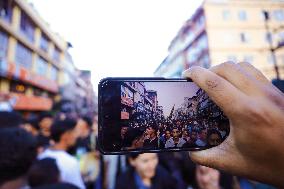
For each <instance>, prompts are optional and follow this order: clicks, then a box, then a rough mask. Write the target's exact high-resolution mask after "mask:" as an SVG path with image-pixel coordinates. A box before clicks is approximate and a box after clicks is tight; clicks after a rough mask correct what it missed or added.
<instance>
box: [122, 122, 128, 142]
mask: <svg viewBox="0 0 284 189" xmlns="http://www.w3.org/2000/svg"><path fill="white" fill-rule="evenodd" d="M127 131H128V126H127V125H122V127H121V129H120V136H121V139H124V138H125V135H126V133H127Z"/></svg>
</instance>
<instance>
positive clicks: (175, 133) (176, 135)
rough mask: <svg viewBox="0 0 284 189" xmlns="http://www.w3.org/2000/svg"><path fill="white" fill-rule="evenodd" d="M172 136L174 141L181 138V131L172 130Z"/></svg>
mask: <svg viewBox="0 0 284 189" xmlns="http://www.w3.org/2000/svg"><path fill="white" fill-rule="evenodd" d="M172 136H173V138H174V139H177V138H179V136H180V131H179V129H178V128H173V130H172Z"/></svg>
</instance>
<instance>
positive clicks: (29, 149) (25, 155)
mask: <svg viewBox="0 0 284 189" xmlns="http://www.w3.org/2000/svg"><path fill="white" fill-rule="evenodd" d="M36 155H37V149H36V140H35V138H34V137H33V136H32V135H31V134H30V133H28V132H27V131H25V130H24V129H22V128H18V127H14V128H1V129H0V170H1V172H0V185H1V184H4V183H5V182H7V181H10V180H14V179H17V178H18V177H21V176H24V175H25V174H27V172H28V170H29V168H30V166H31V165H32V163H33V161H34V160H35V159H36Z"/></svg>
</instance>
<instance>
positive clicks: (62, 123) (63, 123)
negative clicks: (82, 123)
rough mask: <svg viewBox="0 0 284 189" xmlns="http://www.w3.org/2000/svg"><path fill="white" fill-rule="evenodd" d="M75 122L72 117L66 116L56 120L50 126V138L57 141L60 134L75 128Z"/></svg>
mask: <svg viewBox="0 0 284 189" xmlns="http://www.w3.org/2000/svg"><path fill="white" fill-rule="evenodd" d="M76 124H77V122H76V121H75V120H74V119H70V118H67V119H65V120H57V121H55V122H54V123H53V124H52V126H51V129H50V131H51V139H53V140H54V141H55V142H59V141H60V138H61V136H62V135H63V134H64V133H66V132H67V131H71V130H73V129H74V128H75V126H76Z"/></svg>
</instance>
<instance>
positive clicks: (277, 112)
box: [184, 62, 284, 188]
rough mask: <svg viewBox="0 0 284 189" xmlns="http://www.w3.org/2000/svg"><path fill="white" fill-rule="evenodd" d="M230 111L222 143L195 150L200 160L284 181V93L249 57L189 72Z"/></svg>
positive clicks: (276, 182)
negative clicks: (242, 60)
mask: <svg viewBox="0 0 284 189" xmlns="http://www.w3.org/2000/svg"><path fill="white" fill-rule="evenodd" d="M184 76H185V77H188V78H191V79H192V80H193V81H194V82H195V83H196V84H197V85H198V86H199V87H201V88H202V89H203V90H204V91H206V93H207V94H208V95H209V97H210V98H211V99H212V100H213V101H214V102H215V103H216V104H217V105H218V106H219V107H220V108H221V109H222V110H223V112H224V113H225V114H226V115H227V116H228V118H229V123H230V134H229V136H228V137H227V138H226V140H225V141H224V142H222V143H221V144H220V145H218V146H216V147H214V148H210V149H207V150H201V151H195V152H191V153H190V156H191V158H192V160H193V161H194V162H196V163H199V164H202V165H205V166H209V167H212V168H216V169H220V170H224V171H226V172H229V173H231V174H235V175H238V176H244V177H247V178H249V179H252V180H257V181H261V182H265V183H268V184H269V183H270V184H272V185H275V186H277V187H279V188H283V187H284V183H283V178H284V164H283V159H284V153H283V150H281V149H283V148H284V143H283V133H284V116H283V115H284V95H283V93H282V92H281V91H280V90H278V89H277V88H276V87H275V86H273V85H272V83H271V82H270V81H269V80H268V79H267V78H265V76H264V75H263V74H262V73H261V72H260V71H259V70H257V69H256V68H254V67H253V66H252V65H251V64H249V63H244V62H241V63H237V64H235V63H232V62H226V63H223V64H220V65H217V66H214V67H212V68H210V69H204V68H201V67H198V66H197V67H192V68H191V69H190V70H187V71H186V72H185V73H184Z"/></svg>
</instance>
